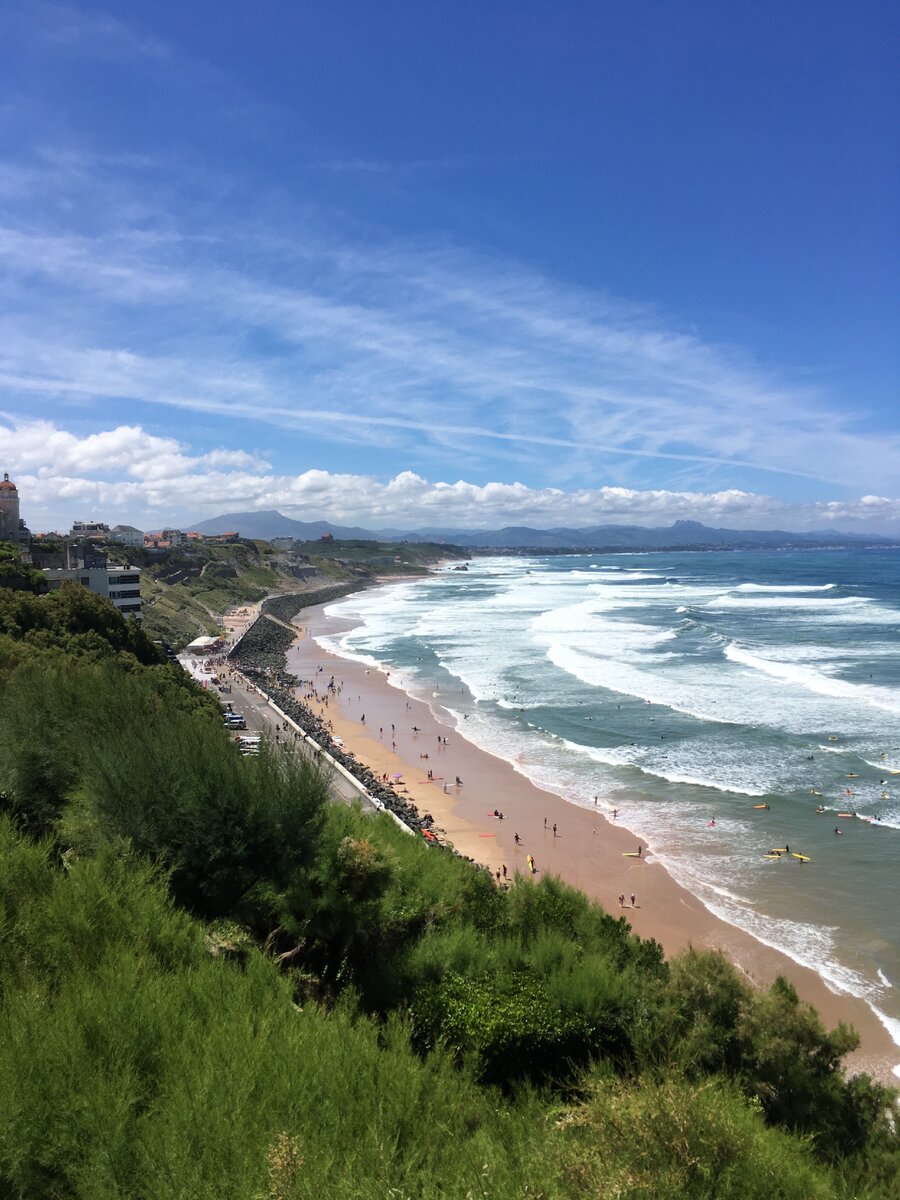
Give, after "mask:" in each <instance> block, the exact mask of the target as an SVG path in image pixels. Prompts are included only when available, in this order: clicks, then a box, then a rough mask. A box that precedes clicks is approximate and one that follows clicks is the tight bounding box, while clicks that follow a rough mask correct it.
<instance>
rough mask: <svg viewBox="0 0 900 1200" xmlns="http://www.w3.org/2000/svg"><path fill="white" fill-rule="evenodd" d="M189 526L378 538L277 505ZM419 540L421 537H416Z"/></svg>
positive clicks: (262, 534)
mask: <svg viewBox="0 0 900 1200" xmlns="http://www.w3.org/2000/svg"><path fill="white" fill-rule="evenodd" d="M185 528H186V529H193V530H196V531H197V533H210V534H212V533H231V532H235V533H239V534H240V535H241V537H245V538H261V539H263V540H265V541H268V539H269V538H273V537H292V538H297V540H298V541H301V542H312V541H315V540H316V539H317V538H320V537H322V535H323V534H325V533H330V534H331V535H332V537H334V538H342V539H344V540H347V539H349V538H361V539H362V540H363V541H367V542H370V541H373V540H374V541H378V540H379V535H378V534H375V533H373V532H372V531H371V529H356V528H354V527H353V526H351V525H332V524H331V523H330V522H329V521H295V520H294V519H293V518H292V517H286V516H285V515H284V513H280V512H279V511H278V509H277V508H267V509H263V510H261V511H259V512H237V513H223V514H222V516H221V517H210V519H209V520H208V521H200V522H198V524H196V525H187V526H185ZM414 540H415V541H419V540H420V539H419V538H415V539H414Z"/></svg>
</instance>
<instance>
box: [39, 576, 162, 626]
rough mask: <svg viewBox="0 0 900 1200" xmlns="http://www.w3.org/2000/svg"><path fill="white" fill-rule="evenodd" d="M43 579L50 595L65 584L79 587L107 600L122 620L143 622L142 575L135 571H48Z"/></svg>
mask: <svg viewBox="0 0 900 1200" xmlns="http://www.w3.org/2000/svg"><path fill="white" fill-rule="evenodd" d="M44 578H45V579H46V580H47V582H48V584H49V586H50V590H51V591H53V589H54V588H58V587H59V586H60V585H61V584H62V583H64V582H66V581H67V580H69V581H71V582H72V583H80V584H81V585H82V587H86V588H87V589H88V590H89V591H91V592H94V593H95V594H96V595H98V596H106V598H107V599H108V600H110V601H112V603H113V604H114V605H115V606H116V608H117V609H118V610H119V612H120V613H121V614H122V616H123V617H134V618H135V619H136V620H138V621H140V620H142V619H143V613H142V612H141V573H140V571H139V570H138V568H137V567H109V566H107V567H48V568H45V570H44Z"/></svg>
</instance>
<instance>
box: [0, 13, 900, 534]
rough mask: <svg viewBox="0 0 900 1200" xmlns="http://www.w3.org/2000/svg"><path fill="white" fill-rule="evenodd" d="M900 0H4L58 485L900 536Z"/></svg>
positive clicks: (23, 434)
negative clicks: (899, 64)
mask: <svg viewBox="0 0 900 1200" xmlns="http://www.w3.org/2000/svg"><path fill="white" fill-rule="evenodd" d="M898 11H900V10H898V9H897V6H896V5H893V4H889V3H886V2H885V3H867V2H865V0H863V2H862V3H854V4H853V5H850V4H846V3H840V4H838V3H829V2H827V0H823V2H821V3H817V4H811V3H807V2H800V0H786V2H785V0H782V2H781V3H769V2H767V0H761V2H755V3H753V4H741V3H735V4H722V3H721V2H717V3H712V2H699V0H683V2H682V3H679V4H677V5H676V4H672V3H663V2H661V0H657V2H650V0H630V2H629V3H627V4H625V3H606V2H602V0H591V2H588V0H582V2H580V3H561V2H559V0H557V2H556V3H536V2H534V0H518V2H515V3H512V2H510V3H491V2H485V0H482V2H481V3H478V4H475V3H467V2H465V0H455V2H453V3H444V2H443V0H432V2H429V3H427V4H422V3H413V2H412V0H404V2H400V0H379V3H373V2H372V0H368V2H367V3H345V2H343V0H331V2H329V3H328V4H323V3H318V4H313V3H298V4H292V5H281V4H279V5H276V4H268V5H265V4H264V5H259V4H254V5H250V4H249V3H221V2H219V3H216V4H212V3H207V2H206V0H192V2H191V3H190V4H173V3H168V2H166V0H161V2H160V0H157V2H156V3H153V4H150V3H142V2H140V0H134V2H132V3H129V4H128V5H124V4H118V5H113V6H109V7H107V8H101V7H87V6H81V5H78V4H53V3H31V4H29V3H27V2H26V3H22V2H20V3H3V4H0V47H2V49H0V459H2V463H0V469H6V470H8V471H9V472H10V474H11V475H12V476H13V478H14V479H16V481H17V483H18V484H19V487H20V492H21V494H22V501H23V514H24V515H25V516H26V517H27V519H28V520H29V523H30V524H31V525H32V527H34V528H46V527H52V526H64V525H66V524H67V523H68V522H69V521H71V520H72V519H73V518H75V517H81V518H98V519H107V520H110V521H111V522H115V521H130V522H132V523H134V524H138V525H140V526H142V527H145V528H151V527H156V526H159V525H161V524H163V523H169V522H178V523H182V524H184V523H190V522H191V521H192V520H195V519H199V518H201V517H203V516H208V515H212V514H214V513H217V512H223V511H235V510H240V509H248V508H274V507H277V508H280V509H281V510H282V511H284V512H287V513H289V514H290V515H293V516H297V517H300V518H305V519H313V518H318V517H328V518H330V519H332V520H336V521H347V522H351V521H352V522H354V523H364V524H369V525H371V526H376V527H377V526H399V527H409V528H412V527H416V526H419V525H424V524H429V525H442V526H445V527H451V526H452V527H464V526H469V527H485V526H497V525H502V524H507V523H529V524H534V525H541V526H549V525H556V524H572V525H585V524H592V523H597V522H605V521H617V522H618V521H633V522H640V523H646V524H668V523H669V522H670V521H671V520H675V519H679V518H686V517H687V518H695V519H699V520H704V521H707V522H708V523H712V524H725V525H733V526H739V527H740V526H744V527H748V526H756V527H766V526H768V527H772V526H779V527H785V528H826V527H830V528H846V529H871V530H880V531H890V532H897V533H900V404H898V397H897V375H898V372H897V366H898V346H900V339H898V337H897V332H898V315H900V304H898V299H900V297H898V272H897V270H896V265H897V263H898V262H900V245H898V233H897V230H898V221H897V214H898V211H900V207H898V202H900V171H898V166H900V161H898V158H900V156H898V141H897V138H896V133H895V131H896V123H897V117H898V113H900V103H898V101H900V92H898V83H897V80H898V76H900V73H898V72H897V70H896V60H895V57H894V53H893V51H894V48H895V47H896V45H897V35H898V33H900V17H898Z"/></svg>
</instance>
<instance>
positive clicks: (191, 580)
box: [108, 539, 463, 649]
mask: <svg viewBox="0 0 900 1200" xmlns="http://www.w3.org/2000/svg"><path fill="white" fill-rule="evenodd" d="M108 549H109V552H110V555H111V557H112V558H113V559H114V560H119V559H122V558H123V557H124V558H126V559H127V560H128V561H129V563H131V564H133V565H135V566H139V567H141V568H142V573H141V597H142V600H143V616H144V625H145V627H146V629H147V631H148V633H149V634H150V635H151V637H152V638H158V639H162V640H163V641H165V642H167V643H168V644H170V645H171V646H172V647H173V648H175V649H181V648H182V647H183V646H186V645H187V644H188V642H191V641H193V639H194V638H195V637H197V636H199V635H200V634H203V633H205V634H215V633H216V631H217V630H218V628H219V621H220V619H221V617H222V615H223V614H224V613H225V612H226V611H227V610H228V609H229V608H233V607H234V606H236V605H244V604H253V603H256V602H257V601H258V600H262V599H263V598H264V597H265V596H267V595H270V594H272V593H273V592H279V591H285V592H298V591H302V590H304V589H305V588H307V587H313V586H321V584H322V583H329V582H337V583H343V582H353V581H356V582H359V583H367V582H370V581H371V580H373V579H374V578H375V577H376V576H378V575H410V574H418V573H420V572H422V571H424V570H427V569H428V567H429V566H431V565H433V564H434V563H436V562H438V561H439V560H440V559H442V558H454V557H462V554H463V552H462V551H461V550H459V549H458V548H457V547H452V546H437V545H431V544H423V545H413V546H407V545H405V544H400V543H397V544H393V543H387V542H331V543H329V542H319V541H316V542H304V543H297V545H296V547H295V549H294V550H292V551H290V552H287V553H285V552H283V551H278V550H276V549H275V548H274V547H273V546H272V545H271V544H270V543H269V542H263V541H250V540H247V539H241V540H240V541H237V542H233V543H228V544H225V545H210V544H208V543H205V542H192V543H188V544H187V545H185V546H179V547H176V548H174V549H171V550H166V551H163V552H154V551H147V550H143V549H134V548H128V549H125V548H123V547H121V546H116V545H112V544H111V545H110V546H109V547H108ZM395 559H396V560H397V561H395ZM385 560H386V561H385Z"/></svg>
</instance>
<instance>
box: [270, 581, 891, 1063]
mask: <svg viewBox="0 0 900 1200" xmlns="http://www.w3.org/2000/svg"><path fill="white" fill-rule="evenodd" d="M390 582H394V581H393V580H391V581H390ZM387 583H388V581H383V582H382V581H379V584H378V585H377V586H386V585H387ZM323 607H324V606H316V607H314V608H310V609H303V610H302V612H301V613H300V614H298V617H297V618H296V624H297V625H298V638H297V640H295V642H294V644H293V646H292V647H291V648H290V649H289V650H288V652H287V665H288V670H289V671H290V672H291V673H292V674H294V675H296V676H297V677H298V678H302V679H315V677H316V674H317V673H318V668H319V667H322V668H323V670H322V672H321V673H320V680H321V676H322V675H324V676H325V681H326V682H327V679H328V678H329V677H330V676H331V675H334V676H335V680H336V683H337V682H338V681H340V683H342V685H343V687H342V691H341V693H340V694H337V695H332V696H331V702H330V704H329V705H328V706H327V707H326V706H325V705H317V704H315V703H314V702H313V703H309V702H308V701H307V700H306V699H305V698H304V697H303V693H302V689H301V691H300V692H299V693H298V697H299V698H301V699H302V700H303V703H306V704H308V706H309V707H310V708H311V710H312V711H313V712H315V713H316V714H317V715H320V716H322V717H323V719H325V720H327V721H330V722H331V723H332V725H333V734H334V736H335V737H337V738H340V739H342V741H343V743H344V745H345V747H346V749H347V750H349V751H351V752H352V753H353V754H354V755H356V757H357V758H358V759H359V760H360V761H361V762H363V763H365V764H366V765H367V766H368V767H369V768H371V770H373V771H374V772H375V773H376V774H377V775H379V776H380V775H383V774H386V775H387V776H388V778H391V777H393V776H395V775H397V774H399V775H400V776H401V779H400V780H398V781H397V784H396V788H397V793H398V798H401V799H404V800H407V801H409V802H412V803H413V804H415V805H416V806H417V808H418V809H419V811H420V812H422V813H430V814H431V816H432V817H433V818H434V828H435V829H436V830H440V831H441V832H442V833H443V834H444V835H445V836H446V839H447V840H448V841H449V842H451V843H452V844H453V846H454V847H455V849H456V850H457V851H458V852H459V853H460V854H463V855H465V856H467V857H469V858H472V859H473V860H475V861H476V862H478V863H481V864H482V865H484V866H486V867H488V869H490V870H491V872H492V873H494V874H496V872H497V871H498V870H499V871H500V872H501V875H500V881H501V882H502V881H503V875H502V870H503V867H504V866H505V867H506V870H507V877H508V878H509V879H512V878H513V877H514V875H515V873H516V872H519V873H521V874H523V875H527V873H528V865H527V856H528V855H529V854H533V855H534V858H535V860H536V865H537V869H538V872H539V873H540V872H546V873H548V874H554V875H558V876H559V877H560V878H561V879H563V880H564V881H565V882H566V883H569V884H571V885H572V886H574V887H577V888H579V889H580V890H582V891H584V892H585V893H586V894H587V895H588V896H590V897H591V899H593V900H595V901H597V902H598V903H600V904H601V905H602V907H603V908H604V909H606V911H608V912H610V913H611V914H613V915H622V916H624V917H625V918H626V919H627V920H628V922H629V924H630V926H631V928H632V929H633V931H634V932H635V933H636V934H638V935H639V936H641V937H644V938H654V939H655V940H656V941H658V942H659V943H660V944H661V945H662V947H663V950H664V952H665V954H666V957H667V958H668V957H672V956H674V955H676V954H678V953H679V952H681V951H683V950H685V949H687V948H688V947H693V948H694V949H698V950H699V949H715V950H721V951H722V952H723V953H724V954H726V956H727V957H728V958H729V960H730V961H731V962H732V963H734V965H735V966H736V967H737V968H738V969H739V970H740V971H741V972H742V973H743V974H744V975H745V976H746V977H747V978H748V979H749V980H751V981H752V982H753V983H754V984H756V985H759V986H766V985H768V984H769V983H771V982H772V981H773V980H774V979H775V978H776V977H777V976H778V975H783V976H784V977H785V978H787V979H788V980H789V981H790V982H791V983H792V984H793V986H794V987H795V988H796V990H797V992H798V995H799V996H800V998H801V1000H803V1001H806V1002H808V1003H810V1004H812V1005H813V1007H814V1008H815V1009H816V1010H817V1012H818V1013H819V1015H820V1017H821V1019H822V1021H823V1022H824V1023H825V1025H826V1026H827V1027H829V1028H832V1027H833V1026H834V1025H836V1024H838V1023H839V1022H841V1021H843V1022H844V1023H846V1024H850V1025H852V1026H853V1027H854V1028H855V1029H856V1030H857V1032H858V1033H859V1035H860V1048H859V1049H858V1050H857V1051H855V1052H854V1053H853V1054H851V1055H848V1056H847V1058H846V1060H845V1063H846V1066H847V1068H848V1070H849V1071H852V1072H861V1071H866V1072H868V1073H869V1074H871V1075H873V1076H874V1077H875V1078H878V1079H880V1080H882V1081H883V1082H885V1083H888V1084H890V1085H892V1086H894V1085H896V1082H897V1079H896V1074H895V1073H894V1068H895V1067H896V1065H897V1063H898V1061H900V1049H898V1047H897V1045H896V1043H895V1042H894V1041H893V1039H892V1038H891V1036H890V1034H889V1032H888V1030H887V1029H886V1028H885V1026H884V1025H883V1024H882V1022H881V1021H880V1020H879V1018H878V1016H877V1015H876V1013H875V1012H874V1011H873V1010H872V1008H871V1007H870V1006H869V1005H868V1003H867V1002H866V1001H865V1000H863V999H861V998H859V997H855V996H851V995H849V994H846V993H837V992H834V991H832V989H831V988H830V987H829V986H828V984H827V983H826V982H825V980H824V979H823V978H822V977H821V976H820V975H819V974H818V973H817V972H816V971H814V970H813V969H812V968H810V967H806V966H804V965H802V964H800V963H798V962H796V961H795V960H794V959H792V958H790V957H789V956H788V955H787V954H785V953H783V952H781V951H779V950H777V949H773V948H771V947H769V946H766V945H765V944H764V943H762V942H760V941H758V940H757V939H756V938H755V937H753V935H752V934H750V933H747V932H746V931H744V930H742V929H741V928H739V927H738V926H736V925H731V924H730V923H728V922H727V921H725V920H723V919H722V918H720V917H718V916H716V915H715V914H713V913H712V912H711V911H710V910H709V909H707V908H706V907H705V906H704V905H703V903H702V902H701V901H700V900H699V899H698V898H697V897H696V896H694V895H693V894H692V893H691V892H689V891H688V890H687V889H686V888H684V887H683V886H682V885H681V884H679V883H678V882H676V880H675V879H674V878H673V877H672V876H671V875H669V873H668V872H667V871H666V870H665V868H664V867H663V866H662V865H661V864H660V863H658V862H656V861H655V860H654V856H653V853H652V847H647V846H646V845H643V846H642V851H643V852H642V855H641V857H640V858H634V857H626V856H627V855H631V854H634V853H636V851H637V848H638V845H639V844H641V843H640V842H639V839H638V838H636V837H635V835H633V834H632V833H630V832H629V831H628V829H627V827H626V826H625V825H624V823H623V824H617V823H616V822H614V821H612V820H609V819H608V817H607V815H606V813H605V812H604V811H603V810H602V809H600V808H599V807H598V808H596V809H593V808H590V807H581V806H579V805H576V804H573V803H571V802H570V801H568V800H566V799H564V798H563V797H562V796H560V795H558V794H557V793H555V792H551V791H547V790H545V789H543V788H540V787H538V786H537V785H536V784H534V783H532V782H531V781H530V780H529V779H528V777H527V776H525V775H524V774H522V773H520V772H518V771H517V770H516V768H515V767H514V766H513V764H512V763H510V762H508V761H507V760H505V759H502V758H498V757H496V756H494V755H492V754H490V753H489V752H488V751H485V750H483V749H481V748H480V747H478V746H477V745H476V744H475V743H474V742H470V741H469V740H468V739H466V738H465V737H464V736H463V733H462V731H461V730H460V729H459V728H457V727H456V726H455V724H454V723H453V720H452V718H451V717H450V715H449V713H443V714H440V713H438V712H436V711H435V709H434V708H433V707H432V705H431V704H429V703H428V702H427V701H425V700H422V699H419V698H417V697H416V696H415V695H414V694H412V693H409V692H407V691H406V690H405V688H404V686H403V681H402V679H401V678H400V677H399V676H400V672H395V671H386V670H385V669H384V668H382V667H380V666H377V667H376V666H374V665H373V666H367V665H366V664H365V663H363V662H360V661H358V660H357V659H354V658H348V657H344V656H343V655H340V654H338V653H335V652H333V651H330V650H325V649H323V648H322V647H321V646H319V645H318V643H317V641H316V638H317V637H323V636H328V637H333V636H335V635H336V634H340V633H342V632H345V631H346V630H347V629H350V628H353V627H354V626H355V624H356V623H355V622H353V621H349V620H343V621H341V620H339V619H338V618H333V617H326V616H325V614H324V612H323V611H322V609H323ZM300 627H302V628H300ZM320 688H321V683H320ZM441 716H443V717H444V718H445V720H442V719H441ZM363 717H365V722H363V720H362V718H363ZM392 724H393V726H394V732H393V733H392V731H391V725H392ZM413 726H416V728H417V730H418V732H413V728H412V727H413ZM379 730H380V731H381V732H379ZM439 738H441V739H444V738H445V739H446V741H447V743H448V744H447V745H443V743H439V741H438V739H439ZM392 742H393V743H396V746H395V747H393V746H392ZM426 756H427V757H426ZM429 770H431V771H432V774H433V775H434V777H435V778H434V779H433V780H429V779H428V776H427V773H428V771H429ZM457 776H459V777H460V779H461V780H462V781H463V782H462V786H460V787H457V785H456V783H455V779H456V777H457ZM445 784H446V785H447V786H446V791H445V790H444V785H445ZM494 809H498V810H499V811H501V812H503V813H504V819H503V820H498V819H496V818H495V817H494V816H493V811H494ZM544 818H546V829H545V828H544ZM554 825H556V826H557V834H556V835H554V834H553V826H554ZM515 834H518V835H519V837H520V838H521V843H520V844H516V842H515V840H514V835H515ZM632 894H634V896H635V905H634V906H632V904H631V895H632ZM622 895H624V897H625V904H624V907H620V906H619V897H620V896H622Z"/></svg>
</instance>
